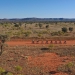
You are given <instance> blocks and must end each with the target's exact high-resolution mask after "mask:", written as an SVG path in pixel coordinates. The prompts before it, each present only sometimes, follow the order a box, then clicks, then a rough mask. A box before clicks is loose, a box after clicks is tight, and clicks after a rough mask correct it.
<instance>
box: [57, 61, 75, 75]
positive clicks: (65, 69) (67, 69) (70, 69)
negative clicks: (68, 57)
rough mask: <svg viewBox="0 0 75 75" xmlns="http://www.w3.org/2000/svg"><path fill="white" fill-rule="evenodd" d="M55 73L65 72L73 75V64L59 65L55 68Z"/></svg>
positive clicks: (74, 69)
mask: <svg viewBox="0 0 75 75" xmlns="http://www.w3.org/2000/svg"><path fill="white" fill-rule="evenodd" d="M57 71H59V72H67V73H69V74H72V75H75V73H74V74H73V72H75V64H74V63H72V62H69V63H67V64H65V65H61V66H59V67H58V68H57Z"/></svg>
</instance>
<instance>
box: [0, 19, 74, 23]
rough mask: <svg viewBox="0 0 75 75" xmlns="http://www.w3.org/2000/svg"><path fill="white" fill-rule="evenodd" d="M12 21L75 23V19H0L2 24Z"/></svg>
mask: <svg viewBox="0 0 75 75" xmlns="http://www.w3.org/2000/svg"><path fill="white" fill-rule="evenodd" d="M12 21H16V22H18V21H75V18H72V19H70V18H21V19H19V18H12V19H0V22H12Z"/></svg>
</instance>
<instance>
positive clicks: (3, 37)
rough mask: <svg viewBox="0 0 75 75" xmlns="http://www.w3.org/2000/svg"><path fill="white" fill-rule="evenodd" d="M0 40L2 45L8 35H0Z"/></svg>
mask: <svg viewBox="0 0 75 75" xmlns="http://www.w3.org/2000/svg"><path fill="white" fill-rule="evenodd" d="M0 39H1V42H2V43H4V42H5V41H6V40H8V35H5V34H4V35H3V34H0Z"/></svg>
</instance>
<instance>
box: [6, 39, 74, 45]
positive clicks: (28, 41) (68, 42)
mask: <svg viewBox="0 0 75 75" xmlns="http://www.w3.org/2000/svg"><path fill="white" fill-rule="evenodd" d="M45 42H46V41H44V43H43V44H41V41H40V42H39V44H37V43H36V42H35V44H32V40H26V41H25V40H21V41H8V42H6V43H7V44H8V45H9V46H17V45H48V44H50V43H48V44H46V43H45ZM53 42H54V41H53ZM57 42H58V44H55V45H75V40H69V41H66V44H64V41H62V44H59V41H57ZM53 44H54V43H53Z"/></svg>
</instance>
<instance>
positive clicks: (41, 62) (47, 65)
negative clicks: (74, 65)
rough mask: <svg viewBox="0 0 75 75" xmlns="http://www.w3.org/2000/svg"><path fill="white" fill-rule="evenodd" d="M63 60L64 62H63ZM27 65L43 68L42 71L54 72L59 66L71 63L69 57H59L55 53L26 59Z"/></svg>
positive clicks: (61, 74)
mask: <svg viewBox="0 0 75 75" xmlns="http://www.w3.org/2000/svg"><path fill="white" fill-rule="evenodd" d="M64 60H65V62H63V61H64ZM28 61H29V65H31V66H39V67H43V69H44V71H46V72H50V71H56V68H57V67H58V66H59V65H62V64H65V63H68V62H70V61H71V58H69V57H60V56H58V55H56V54H55V53H44V54H42V55H39V56H35V57H31V56H30V57H29V58H28ZM53 75H67V74H66V73H56V74H53Z"/></svg>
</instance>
